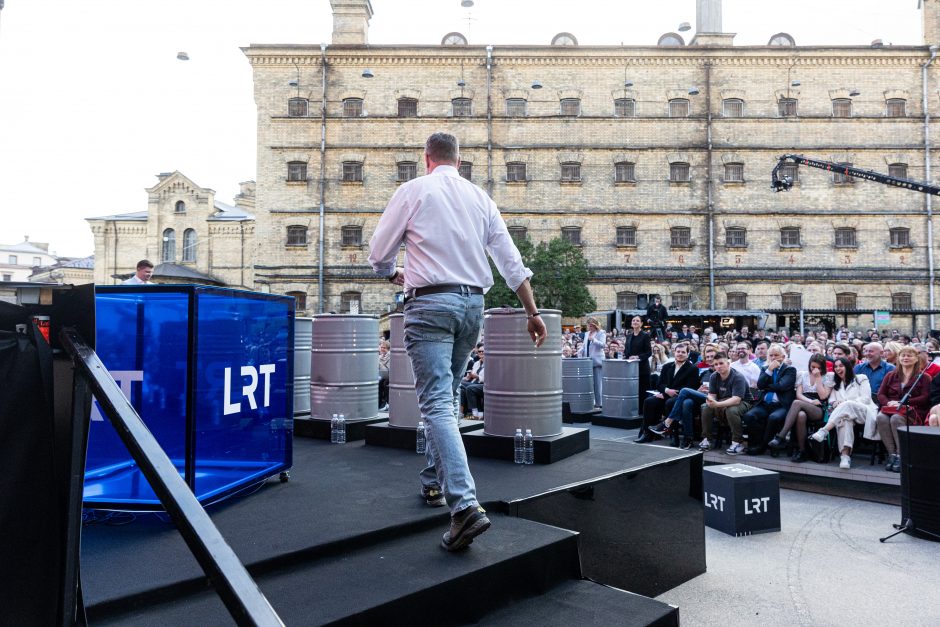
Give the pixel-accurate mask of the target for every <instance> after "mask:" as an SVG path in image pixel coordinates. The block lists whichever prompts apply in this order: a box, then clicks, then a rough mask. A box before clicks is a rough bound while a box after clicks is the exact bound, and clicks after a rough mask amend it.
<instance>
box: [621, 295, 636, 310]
mask: <svg viewBox="0 0 940 627" xmlns="http://www.w3.org/2000/svg"><path fill="white" fill-rule="evenodd" d="M636 297H637V294H636V292H617V309H636Z"/></svg>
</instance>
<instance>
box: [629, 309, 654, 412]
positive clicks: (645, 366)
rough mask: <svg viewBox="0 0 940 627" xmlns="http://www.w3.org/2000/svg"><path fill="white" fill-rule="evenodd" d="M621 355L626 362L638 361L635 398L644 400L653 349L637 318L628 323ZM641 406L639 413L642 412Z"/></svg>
mask: <svg viewBox="0 0 940 627" xmlns="http://www.w3.org/2000/svg"><path fill="white" fill-rule="evenodd" d="M623 353H624V355H626V357H627V361H639V362H640V363H639V369H640V372H639V377H640V380H639V383H638V385H637V388H638V391H637V394H638V396H637V398H639V399H641V401H642V399H645V398H646V391H647V390H648V389H650V355H652V354H653V348H652V345H651V342H650V334H649V333H647V332H646V331H644V330H643V321H642V320H641V319H640V317H639V316H633V319H632V320H631V321H630V334H629V335H628V336H627V337H626V339H625V340H624V343H623ZM642 407H643V406H642V405H641V406H640V411H642Z"/></svg>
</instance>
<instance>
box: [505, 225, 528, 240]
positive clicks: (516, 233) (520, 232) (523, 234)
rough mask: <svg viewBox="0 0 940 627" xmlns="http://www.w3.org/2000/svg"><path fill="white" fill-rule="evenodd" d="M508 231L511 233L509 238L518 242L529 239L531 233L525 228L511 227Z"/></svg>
mask: <svg viewBox="0 0 940 627" xmlns="http://www.w3.org/2000/svg"><path fill="white" fill-rule="evenodd" d="M506 230H508V231H509V237H511V238H513V239H514V240H515V241H517V242H521V241H523V240H525V239H528V238H529V231H528V229H526V228H525V227H524V226H510V227H508V228H507V229H506Z"/></svg>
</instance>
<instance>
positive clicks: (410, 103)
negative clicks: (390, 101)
mask: <svg viewBox="0 0 940 627" xmlns="http://www.w3.org/2000/svg"><path fill="white" fill-rule="evenodd" d="M398 117H400V118H416V117H418V101H417V100H416V99H414V98H399V99H398Z"/></svg>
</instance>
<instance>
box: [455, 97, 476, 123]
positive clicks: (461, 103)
mask: <svg viewBox="0 0 940 627" xmlns="http://www.w3.org/2000/svg"><path fill="white" fill-rule="evenodd" d="M450 104H451V107H452V108H453V114H454V117H455V118H467V117H470V116H471V115H473V101H472V100H470V99H469V98H454V99H453V100H451V101H450Z"/></svg>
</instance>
